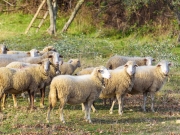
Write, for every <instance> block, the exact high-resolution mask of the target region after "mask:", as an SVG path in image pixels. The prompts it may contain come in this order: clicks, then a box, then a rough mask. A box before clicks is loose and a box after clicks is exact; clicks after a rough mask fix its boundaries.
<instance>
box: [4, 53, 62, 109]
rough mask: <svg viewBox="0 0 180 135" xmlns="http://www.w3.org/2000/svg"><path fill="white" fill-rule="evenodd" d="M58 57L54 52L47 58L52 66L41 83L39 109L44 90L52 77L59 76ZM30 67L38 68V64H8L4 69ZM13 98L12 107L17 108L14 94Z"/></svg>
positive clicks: (60, 61)
mask: <svg viewBox="0 0 180 135" xmlns="http://www.w3.org/2000/svg"><path fill="white" fill-rule="evenodd" d="M59 57H61V56H60V55H59V53H57V52H54V53H53V54H52V55H50V56H49V58H51V60H50V61H51V63H52V65H50V71H49V78H48V79H47V80H46V81H45V82H43V83H44V84H43V85H42V88H40V93H41V101H40V107H41V108H44V97H45V88H46V86H48V85H50V82H51V80H52V78H53V77H54V76H56V75H57V74H59V68H58V67H59V66H58V65H56V64H57V63H62V59H59ZM30 66H38V64H30V63H24V62H12V63H10V64H8V65H7V66H6V67H8V68H26V67H30ZM12 96H13V101H14V107H17V101H16V97H15V95H14V94H12ZM4 98H5V96H4V97H3V103H2V107H3V109H4V108H5V99H4Z"/></svg>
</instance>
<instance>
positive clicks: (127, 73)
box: [82, 61, 137, 115]
mask: <svg viewBox="0 0 180 135" xmlns="http://www.w3.org/2000/svg"><path fill="white" fill-rule="evenodd" d="M136 67H137V64H136V63H135V62H134V61H128V62H127V63H126V64H125V65H124V66H121V67H120V68H118V69H114V70H109V72H110V74H111V78H110V79H108V80H106V79H105V80H104V85H105V89H103V90H102V91H101V93H100V95H99V98H100V99H107V98H115V99H117V100H118V104H119V109H118V113H119V115H122V113H123V111H122V107H121V106H122V102H123V98H124V96H125V94H126V93H127V92H130V91H131V89H132V87H133V85H134V75H135V72H136ZM82 107H83V106H82ZM91 108H92V109H93V110H94V109H95V108H94V106H91ZM94 111H95V110H94ZM112 111H113V110H112V108H111V109H110V114H112Z"/></svg>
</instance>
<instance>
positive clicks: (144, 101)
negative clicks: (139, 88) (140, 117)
mask: <svg viewBox="0 0 180 135" xmlns="http://www.w3.org/2000/svg"><path fill="white" fill-rule="evenodd" d="M146 99H147V92H144V93H143V106H142V109H143V111H144V112H146Z"/></svg>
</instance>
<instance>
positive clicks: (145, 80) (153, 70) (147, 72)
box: [111, 60, 171, 112]
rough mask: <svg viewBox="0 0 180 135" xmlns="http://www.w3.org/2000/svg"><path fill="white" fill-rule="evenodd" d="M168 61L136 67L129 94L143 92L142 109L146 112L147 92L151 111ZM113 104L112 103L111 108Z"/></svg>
mask: <svg viewBox="0 0 180 135" xmlns="http://www.w3.org/2000/svg"><path fill="white" fill-rule="evenodd" d="M170 65H171V63H170V62H168V61H165V60H162V61H160V62H159V63H158V64H157V65H155V66H140V67H137V68H136V74H135V81H134V86H133V88H132V90H131V91H130V92H128V93H129V94H132V95H135V94H140V93H143V106H142V109H143V111H144V112H146V108H145V105H146V99H147V94H148V93H150V96H151V111H152V112H155V111H154V95H155V93H156V92H157V91H159V90H160V89H161V88H162V86H163V85H164V84H165V82H166V80H167V78H168V74H169V66H170ZM113 106H114V104H112V107H111V108H113Z"/></svg>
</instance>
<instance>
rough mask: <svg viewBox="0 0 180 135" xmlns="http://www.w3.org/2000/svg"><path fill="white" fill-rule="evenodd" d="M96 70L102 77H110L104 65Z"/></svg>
mask: <svg viewBox="0 0 180 135" xmlns="http://www.w3.org/2000/svg"><path fill="white" fill-rule="evenodd" d="M98 72H100V73H101V76H102V77H103V78H106V79H109V78H110V77H111V75H110V73H109V71H108V70H107V69H106V68H105V67H103V66H101V67H100V68H99V69H98Z"/></svg>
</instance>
